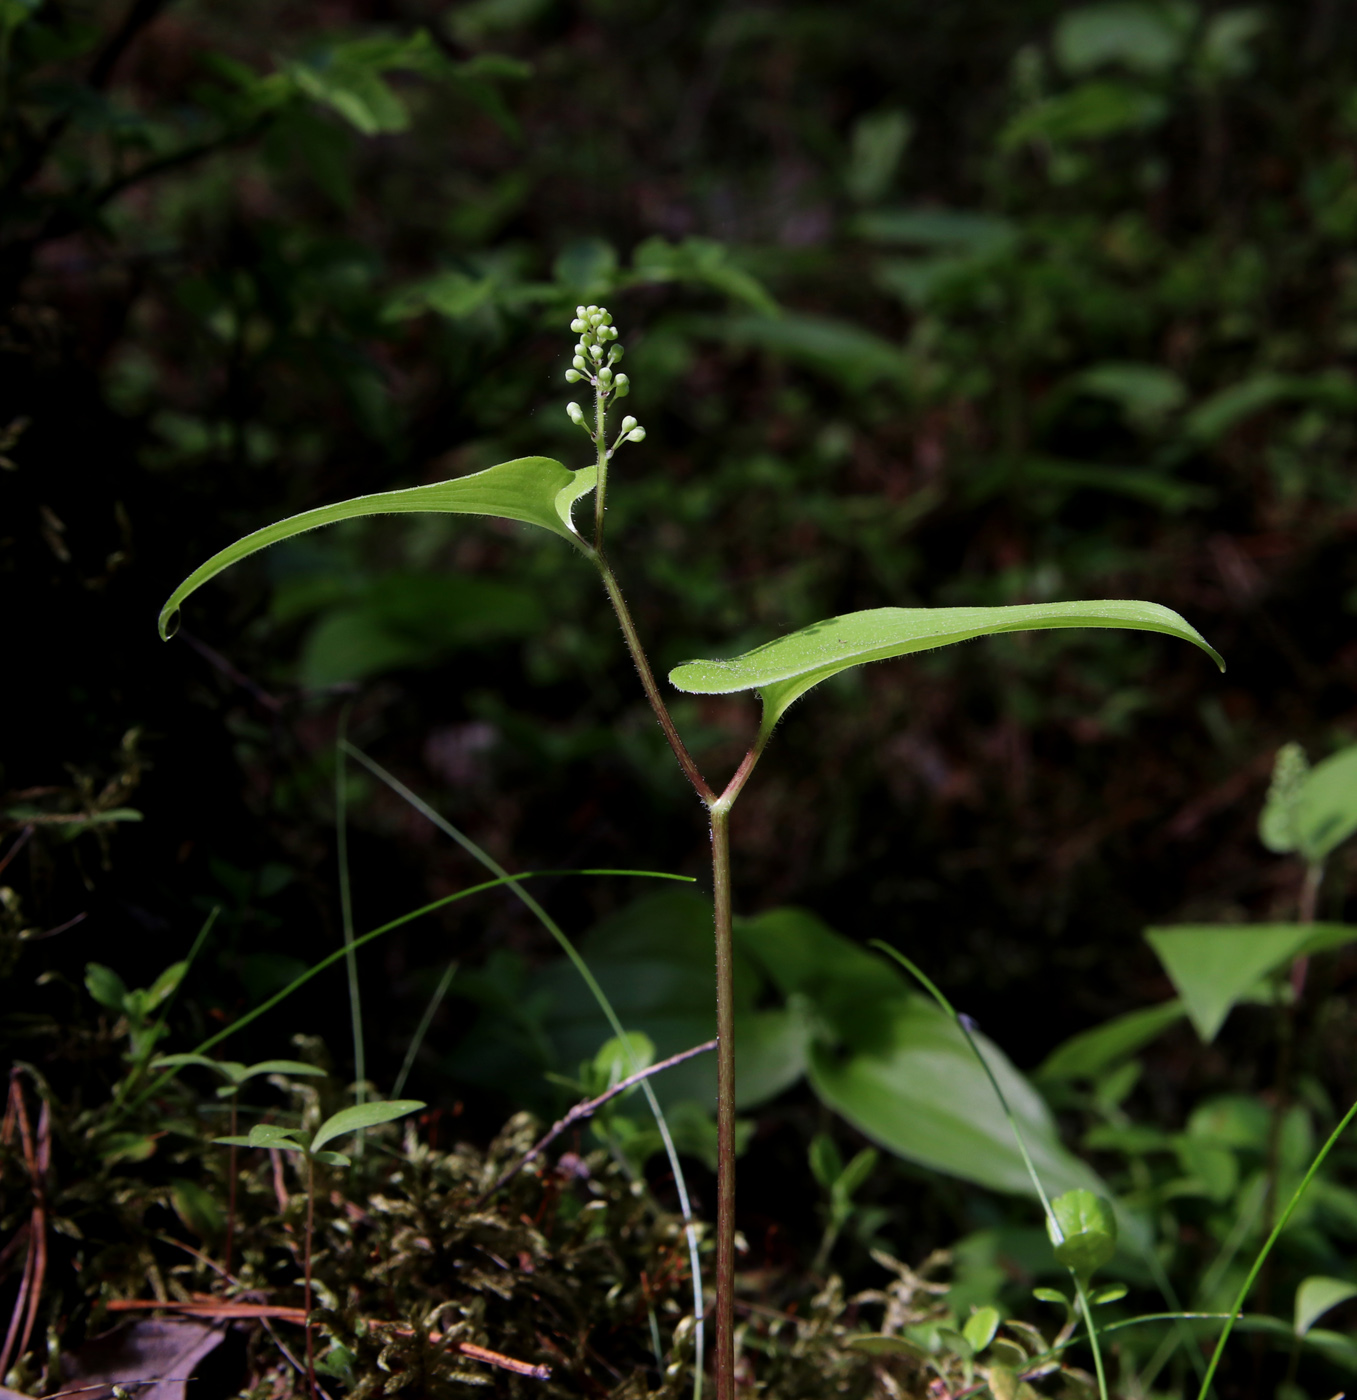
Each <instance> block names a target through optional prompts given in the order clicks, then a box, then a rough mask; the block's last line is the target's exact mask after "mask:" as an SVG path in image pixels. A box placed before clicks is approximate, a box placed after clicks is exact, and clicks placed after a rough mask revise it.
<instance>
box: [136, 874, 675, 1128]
mask: <svg viewBox="0 0 1357 1400" xmlns="http://www.w3.org/2000/svg"><path fill="white" fill-rule="evenodd" d="M561 875H626V876H630V877H633V878H636V879H653V880H680V881H682V882H683V883H684V884H692V883H694V882H693V879H692V876H690V875H669V874H666V873H664V872H663V871H658V870H612V869H608V870H524V871H521V872H520V873H519V874H517V875H506V876H504V878H502V879H497V880H482V881H481V883H480V884H478V885H471V886H470V887H469V888H467V889H464V890H458V891H457V893H456V894H448V895H444V896H443V898H442V899H435V900H434V901H433V902H432V903H430V904H422V905H420V907H419V908H418V909H412V910H411V911H410V912H409V913H408V914H402V915H401V916H400V917H399V918H396V919H391V920H390V921H389V922H387V923H384V924H382V925H380V926H379V927H378V928H375V929H372V930H371V931H370V932H368V933H365V934H363V936H362V937H361V938H355V939H354V941H353V946H354V949H355V950H357V949H359V948H362V947H365V946H366V945H367V944H369V943H371V942H372V941H373V940H374V939H376V938H380V937H381V936H382V935H383V934H384V933H390V932H391V931H392V929H397V928H401V927H402V926H403V925H405V924H409V923H413V922H414V920H416V919H421V918H423V917H424V915H425V914H432V913H434V912H435V911H436V910H439V909H442V908H443V907H444V906H445V905H448V904H456V903H457V902H458V901H459V900H462V899H470V898H471V896H472V895H474V894H483V893H484V892H485V891H486V890H493V889H498V888H500V886H502V885H513V884H516V883H517V882H518V881H520V880H540V879H544V878H546V877H547V876H561ZM345 952H346V950H345V949H343V948H338V949H336V950H335V951H334V952H333V953H330V954H329V955H328V956H327V957H323V958H322V959H321V960H320V961H319V962H318V963H315V964H313V965H312V966H311V967H309V968H307V970H306V971H305V972H303V973H301V974H300V975H299V976H297V977H294V978H293V979H292V981H291V982H289V983H288V984H287V986H286V987H284V988H283V989H282V991H280V992H275V993H274V994H273V995H272V996H271V997H269V998H268V999H267V1000H266V1001H262V1002H260V1004H259V1005H258V1006H256V1007H255V1008H254V1009H253V1010H252V1011H247V1012H246V1013H245V1014H244V1015H243V1016H240V1017H238V1018H237V1019H236V1020H234V1021H232V1022H231V1024H230V1025H229V1026H225V1027H223V1028H222V1029H221V1030H219V1031H217V1032H215V1034H213V1035H210V1036H208V1038H207V1039H206V1040H204V1041H202V1042H201V1043H200V1044H198V1045H196V1046H194V1048H193V1050H192V1051H190V1052H189V1053H190V1054H194V1055H203V1054H206V1053H207V1051H209V1050H212V1049H215V1048H216V1047H217V1046H218V1045H220V1044H221V1043H222V1041H224V1040H227V1039H229V1038H230V1037H231V1036H233V1035H235V1034H236V1032H237V1031H242V1030H244V1029H245V1027H246V1026H248V1025H250V1024H251V1022H253V1021H257V1020H258V1019H259V1018H260V1017H261V1016H263V1015H264V1014H265V1013H266V1012H269V1011H272V1010H273V1008H274V1007H275V1006H277V1005H278V1004H279V1003H280V1002H283V1001H286V1000H287V998H288V997H290V996H291V995H292V993H293V992H295V991H299V990H300V989H301V988H302V987H304V986H305V985H306V984H307V983H308V982H309V981H311V979H312V978H313V977H319V976H320V974H321V973H322V972H325V971H326V970H327V969H328V968H331V967H333V966H334V965H335V964H336V963H337V962H339V961H340V959H341V958H343V957H344V956H345ZM177 1073H178V1071H177V1070H176V1069H167V1070H165V1071H164V1072H163V1073H162V1074H161V1075H160V1076H159V1077H158V1078H156V1079H153V1080H152V1081H151V1082H150V1084H148V1085H147V1086H146V1087H145V1088H144V1089H143V1090H142V1091H141V1093H139V1094H138V1095H137V1096H136V1098H134V1099H133V1100H131V1102H129V1103H125V1104H124V1105H123V1107H122V1110H121V1111H122V1112H123V1113H124V1114H126V1113H130V1112H131V1111H132V1110H133V1109H134V1108H139V1107H140V1106H141V1105H142V1104H143V1103H145V1102H146V1100H147V1099H149V1098H150V1097H151V1095H152V1094H155V1093H157V1092H158V1091H159V1090H160V1089H162V1088H163V1087H164V1086H165V1085H166V1084H168V1083H169V1082H170V1080H171V1079H173V1078H174V1076H175V1075H176V1074H177Z"/></svg>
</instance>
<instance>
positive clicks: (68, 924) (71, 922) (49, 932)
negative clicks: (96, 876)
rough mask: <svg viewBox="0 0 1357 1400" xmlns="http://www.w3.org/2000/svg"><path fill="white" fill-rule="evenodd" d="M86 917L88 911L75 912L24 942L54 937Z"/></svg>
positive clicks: (87, 916) (31, 935) (35, 941)
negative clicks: (64, 920)
mask: <svg viewBox="0 0 1357 1400" xmlns="http://www.w3.org/2000/svg"><path fill="white" fill-rule="evenodd" d="M31 829H32V828H30V830H31ZM88 918H89V911H88V910H83V911H82V912H81V913H79V914H76V915H75V916H74V918H70V919H67V920H66V922H65V923H64V924H58V925H57V926H56V928H49V929H47V930H46V931H45V932H43V933H34V934H30V935H29V937H28V938H27V939H26V940H25V942H28V943H37V942H38V941H39V940H41V939H43V938H55V937H56V936H57V934H59V933H65V932H66V930H67V929H68V928H74V927H75V926H76V924H79V923H83V922H84V921H85V920H86V919H88Z"/></svg>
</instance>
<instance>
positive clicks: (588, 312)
mask: <svg viewBox="0 0 1357 1400" xmlns="http://www.w3.org/2000/svg"><path fill="white" fill-rule="evenodd" d="M580 315H582V316H597V315H598V307H596V306H586V307H585V308H584V310H583V311H582V312H580Z"/></svg>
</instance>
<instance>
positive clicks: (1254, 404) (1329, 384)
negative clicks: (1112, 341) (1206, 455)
mask: <svg viewBox="0 0 1357 1400" xmlns="http://www.w3.org/2000/svg"><path fill="white" fill-rule="evenodd" d="M1296 402H1299V403H1305V402H1315V403H1321V404H1323V405H1325V406H1326V407H1329V408H1332V409H1335V410H1336V411H1338V412H1352V411H1353V410H1354V409H1357V384H1354V383H1353V380H1352V377H1351V376H1350V375H1349V374H1348V373H1347V372H1346V371H1345V370H1342V369H1337V370H1331V371H1327V372H1325V373H1323V374H1312V375H1300V374H1277V373H1275V372H1273V371H1271V370H1266V371H1264V372H1263V373H1261V374H1256V375H1253V376H1252V377H1251V378H1249V379H1245V380H1241V381H1240V382H1239V383H1238V384H1231V385H1230V386H1229V387H1228V388H1225V389H1222V390H1220V391H1219V392H1218V393H1215V394H1212V395H1211V397H1210V398H1209V399H1206V400H1205V401H1204V402H1202V403H1200V404H1198V405H1197V407H1196V408H1194V409H1193V410H1192V412H1191V413H1190V414H1189V415H1188V418H1187V423H1186V427H1187V434H1188V436H1189V437H1191V438H1194V439H1196V440H1197V441H1198V442H1214V441H1215V440H1216V439H1217V438H1219V437H1222V436H1223V435H1224V434H1225V433H1227V432H1229V431H1230V429H1231V428H1233V427H1235V426H1236V425H1237V424H1239V423H1242V422H1243V421H1244V420H1245V419H1246V418H1250V417H1252V416H1253V415H1254V414H1255V413H1258V412H1260V411H1261V410H1262V409H1265V408H1270V407H1272V405H1273V404H1276V403H1296Z"/></svg>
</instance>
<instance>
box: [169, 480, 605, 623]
mask: <svg viewBox="0 0 1357 1400" xmlns="http://www.w3.org/2000/svg"><path fill="white" fill-rule="evenodd" d="M594 476H595V469H594V468H593V467H585V468H583V469H582V470H581V471H573V472H572V471H571V470H570V469H569V468H568V467H564V466H562V465H561V463H560V462H556V461H553V460H552V459H551V458H550V457H519V458H517V459H516V460H515V461H512V462H501V463H500V464H499V465H498V466H495V467H488V468H487V469H486V470H485V471H483V472H475V473H473V474H472V475H471V476H462V477H457V478H455V479H454V480H452V481H439V482H435V483H434V484H433V485H431V486H412V487H409V488H408V489H406V490H404V491H380V492H377V493H376V494H375V495H371V496H357V497H355V498H354V499H353V500H350V501H339V502H337V503H336V504H334V505H329V506H320V507H318V508H317V509H316V510H308V511H304V512H303V513H302V514H301V515H294V516H290V517H289V518H288V519H287V520H280V521H279V522H278V523H277V524H275V525H266V526H265V527H264V528H263V529H262V530H256V531H255V532H254V533H253V534H251V535H246V536H245V537H244V539H240V540H237V541H236V542H235V543H234V544H233V545H229V546H228V547H227V548H226V549H223V550H220V551H219V552H218V553H216V554H214V555H213V556H212V558H211V559H209V560H208V561H207V562H206V563H205V564H203V565H201V566H200V567H199V568H197V569H195V570H194V571H193V573H191V574H190V575H189V576H188V578H186V579H185V580H184V581H183V583H181V584H180V585H179V587H178V588H176V589H175V590H174V592H173V593H172V594H171V595H170V597H169V600H168V601H167V602H166V604H165V606H164V607H163V608H162V609H161V611H160V635H161V636H162V637H168V636H170V635H171V633H172V632H173V631H174V627H175V623H176V617H177V614H178V611H179V607H180V605H181V604H182V603H183V601H184V599H185V598H187V597H188V596H189V595H190V594H191V593H193V592H195V591H196V590H197V589H199V588H201V587H202V586H203V584H205V583H207V582H208V581H209V580H210V579H213V578H215V577H216V576H217V575H218V574H219V573H221V572H222V570H223V569H227V568H229V567H230V566H231V565H232V564H235V563H238V562H239V561H240V560H242V559H244V558H247V557H248V556H249V555H251V554H254V553H255V552H256V551H258V550H261V549H265V548H267V547H268V546H269V545H271V544H277V543H278V542H279V541H280V540H289V539H292V538H293V537H294V536H296V535H300V534H304V533H305V532H306V531H308V530H315V529H317V528H319V527H320V526H322V525H333V524H334V523H335V522H336V521H340V520H353V519H356V518H359V517H362V516H369V515H392V514H405V513H411V512H419V513H426V512H427V513H430V514H435V515H493V516H498V517H500V518H501V519H505V520H522V521H525V522H527V523H528V524H529V525H540V526H541V527H542V529H544V530H550V531H551V532H552V533H553V534H557V535H560V536H561V538H562V539H567V540H569V541H570V542H571V543H572V544H576V545H580V546H581V547H584V546H583V541H582V540H581V539H580V536H579V533H578V532H577V531H576V529H575V527H574V526H573V525H572V524H571V523H570V510H571V507H572V506H573V505H574V504H575V502H576V501H577V500H578V499H579V498H580V497H581V496H583V495H584V494H585V493H586V492H588V491H592V490H593V488H594Z"/></svg>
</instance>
